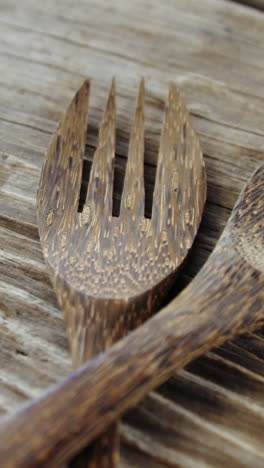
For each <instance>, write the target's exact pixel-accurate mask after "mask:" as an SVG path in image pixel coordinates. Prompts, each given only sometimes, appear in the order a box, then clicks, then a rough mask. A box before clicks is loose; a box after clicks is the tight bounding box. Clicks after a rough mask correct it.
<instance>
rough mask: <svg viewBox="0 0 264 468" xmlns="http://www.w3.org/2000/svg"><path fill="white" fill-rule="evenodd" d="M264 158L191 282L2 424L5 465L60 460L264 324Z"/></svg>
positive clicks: (1, 455) (45, 463)
mask: <svg viewBox="0 0 264 468" xmlns="http://www.w3.org/2000/svg"><path fill="white" fill-rule="evenodd" d="M263 217H264V164H263V165H262V166H261V167H260V168H259V169H258V170H257V171H256V172H255V173H254V174H253V176H252V177H251V179H250V180H249V182H248V183H247V185H246V187H245V189H244V190H243V192H242V193H241V195H240V197H239V199H238V201H237V203H236V206H235V208H234V210H233V212H232V214H231V217H230V219H229V221H228V224H227V226H226V228H225V230H224V232H223V234H222V236H221V238H220V240H219V241H218V243H217V246H216V248H215V249H214V251H213V253H212V254H211V256H210V257H209V259H208V260H207V262H206V264H205V265H204V267H203V268H202V269H201V271H200V272H199V274H198V275H197V276H196V278H195V279H194V280H193V281H192V282H191V283H190V285H189V286H188V287H187V288H186V289H185V290H184V291H183V292H182V293H181V294H180V295H179V296H178V297H177V298H176V299H174V300H173V301H172V302H171V303H170V304H169V305H168V306H167V307H165V308H164V309H163V310H161V311H160V312H159V313H157V314H156V315H155V316H154V317H153V318H151V319H149V320H148V321H147V322H146V323H145V324H143V325H142V326H141V327H139V328H138V329H137V330H135V331H134V332H132V333H131V334H130V335H129V336H127V337H125V338H123V339H122V340H121V341H120V342H119V343H117V344H115V345H114V346H113V347H112V348H111V349H109V350H108V351H106V352H105V353H102V354H101V355H100V356H98V357H97V358H95V359H93V360H92V361H90V363H88V364H86V365H85V366H83V367H82V368H81V369H79V370H78V371H76V372H75V373H73V374H72V375H71V376H69V377H68V378H67V379H66V380H65V381H64V382H62V383H61V384H60V385H58V386H57V387H55V388H53V389H51V390H50V392H49V393H48V394H46V395H45V396H44V397H42V398H40V399H39V400H37V401H35V402H34V403H33V404H32V403H31V404H29V405H27V406H26V407H25V408H24V409H22V410H21V411H20V412H19V413H17V414H14V415H12V416H11V417H9V419H8V420H7V421H6V423H3V424H2V425H1V426H0V444H1V447H0V460H1V466H2V467H3V468H10V467H16V468H20V467H27V466H28V463H29V462H30V463H31V465H30V466H48V467H51V466H54V465H55V463H56V462H57V463H61V462H63V461H64V460H65V459H67V457H69V456H71V455H72V454H74V453H76V451H77V450H79V449H80V448H81V447H83V446H84V445H85V444H86V443H87V442H88V441H91V440H92V439H93V438H94V437H96V436H98V434H99V433H100V432H102V431H103V430H104V428H105V425H106V424H110V423H112V422H113V421H114V420H115V419H116V418H117V417H118V416H120V415H121V413H122V412H124V411H125V410H127V409H128V408H129V407H131V406H134V405H135V404H136V403H138V402H139V401H140V400H141V399H142V397H143V396H144V395H145V394H146V393H147V392H149V391H150V390H152V389H154V388H155V387H157V386H158V385H160V384H161V383H162V382H164V381H165V380H166V379H167V378H168V377H170V375H172V374H173V372H174V371H175V369H178V368H179V367H182V366H184V365H186V364H187V363H188V362H189V361H191V360H192V359H194V358H195V357H197V356H199V355H201V354H202V353H204V352H206V351H207V350H208V349H210V348H212V347H214V346H218V345H220V344H221V343H222V342H224V341H225V340H226V339H228V338H230V337H231V336H233V335H235V334H236V333H240V332H243V331H249V330H250V329H253V328H256V327H258V326H260V325H261V324H263V323H264V235H263V227H264V223H263Z"/></svg>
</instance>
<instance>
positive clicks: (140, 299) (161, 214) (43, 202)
mask: <svg viewBox="0 0 264 468" xmlns="http://www.w3.org/2000/svg"><path fill="white" fill-rule="evenodd" d="M89 88H90V85H89V81H87V80H86V81H85V82H84V83H83V85H82V86H81V88H80V89H79V91H78V92H77V94H76V96H75V97H74V99H73V101H72V102H71V104H70V106H69V107H68V109H67V111H66V113H65V116H64V118H63V120H62V122H61V124H60V125H59V127H58V129H57V131H56V132H55V134H54V136H53V138H52V140H51V143H50V146H49V148H48V152H47V155H46V158H45V162H44V165H43V169H42V174H41V178H40V184H39V191H38V208H37V214H38V223H39V233H40V239H41V243H42V245H43V252H44V257H45V259H46V261H47V264H48V266H49V268H50V272H51V278H52V281H53V284H54V287H55V290H56V293H57V297H58V300H59V304H60V305H61V307H62V308H63V310H64V312H65V316H66V321H67V324H68V331H69V333H70V337H73V335H74V336H76V334H78V335H79V336H80V334H81V333H84V329H86V331H85V333H87V326H88V325H89V327H90V329H91V330H94V329H96V330H97V329H98V327H99V328H100V329H101V332H100V334H101V335H102V334H105V335H106V337H105V338H104V340H103V341H104V344H103V345H102V346H103V347H105V346H106V345H108V344H111V343H112V341H115V340H116V339H117V338H119V337H120V336H122V335H123V334H124V333H126V332H127V330H128V329H129V328H134V327H135V326H136V325H138V324H139V323H140V322H141V321H142V320H145V318H146V317H147V316H148V315H149V314H150V312H153V310H154V309H155V308H157V307H158V305H159V303H160V301H161V300H162V298H163V297H164V295H165V293H166V291H167V290H168V287H169V286H171V284H172V281H173V280H174V278H175V273H176V271H177V270H178V269H179V267H180V265H181V264H182V262H183V260H184V259H185V257H186V256H187V253H188V251H189V249H190V247H191V245H192V242H193V239H194V237H195V235H196V232H197V229H198V226H199V223H200V220H201V215H202V211H203V206H204V202H205V197H206V180H205V168H204V161H203V157H202V153H201V149H200V145H199V139H198V136H197V135H196V133H195V131H194V129H193V127H192V123H191V121H190V117H189V114H188V111H187V110H186V108H185V105H184V103H183V100H182V98H181V97H180V95H179V93H178V91H177V89H176V87H175V85H171V86H170V90H169V96H168V103H167V106H166V110H165V117H164V123H163V128H162V132H161V140H160V149H159V157H158V165H157V172H156V181H155V188H154V194H153V206H152V215H151V218H150V219H148V218H146V217H145V216H144V204H145V201H144V197H145V191H144V115H143V114H144V109H143V107H144V81H143V80H142V81H141V84H140V89H139V95H138V99H137V106H136V112H135V118H134V123H133V126H132V131H131V136H130V145H129V152H128V159H127V164H126V174H125V180H124V187H123V193H122V199H121V206H120V214H119V216H118V217H114V216H113V215H112V209H113V208H112V207H113V174H114V156H115V114H116V111H115V83H114V80H113V82H112V85H111V88H110V92H109V96H108V100H107V105H106V109H105V112H104V115H103V119H102V124H101V128H100V130H99V137H98V145H97V148H96V151H95V154H94V159H93V164H92V168H91V173H90V180H89V185H88V190H87V195H86V201H85V204H84V206H83V209H82V212H78V206H79V197H80V188H81V181H82V167H83V156H84V151H85V142H86V128H87V110H88V95H89ZM106 306H108V307H106ZM110 308H111V310H110ZM80 317H81V318H80ZM109 320H110V322H109ZM84 323H85V324H86V326H84ZM109 323H110V325H109ZM95 324H96V325H95ZM109 327H110V328H112V331H111V333H110V335H111V336H109V330H108V329H109ZM77 329H78V330H79V332H78V333H77V331H76V330H77ZM106 329H107V330H108V331H107V332H104V330H106ZM99 341H100V340H99ZM102 346H101V344H99V345H98V346H97V351H98V350H101V347H102ZM93 347H94V345H93ZM95 347H96V346H95Z"/></svg>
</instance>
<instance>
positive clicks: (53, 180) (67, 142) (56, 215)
mask: <svg viewBox="0 0 264 468" xmlns="http://www.w3.org/2000/svg"><path fill="white" fill-rule="evenodd" d="M89 89H90V84H89V81H88V80H85V81H84V83H83V84H82V86H81V87H80V89H79V90H78V92H77V93H76V95H75V97H74V98H73V100H72V102H71V104H70V105H69V107H68V109H67V111H66V113H65V115H64V118H63V120H62V121H61V123H60V125H59V127H58V129H57V130H56V132H55V133H54V136H53V138H52V140H51V142H50V145H49V148H48V151H47V155H46V159H45V162H44V166H43V170H42V173H41V178H40V184H39V192H38V211H39V213H46V223H45V224H46V226H49V225H51V224H52V222H51V221H52V220H53V219H56V220H59V219H60V220H61V221H63V223H65V222H66V220H67V222H69V223H71V222H72V221H73V219H74V216H75V215H76V211H77V208H78V203H79V198H78V196H76V193H79V192H80V186H81V179H82V165H83V155H84V150H85V141H86V131H87V110H88V97H89ZM47 187H54V188H56V190H55V189H54V190H53V191H52V192H51V193H50V194H49V196H47V194H45V192H46V190H47ZM46 200H48V206H47V203H46ZM41 218H42V216H41ZM40 223H41V219H40Z"/></svg>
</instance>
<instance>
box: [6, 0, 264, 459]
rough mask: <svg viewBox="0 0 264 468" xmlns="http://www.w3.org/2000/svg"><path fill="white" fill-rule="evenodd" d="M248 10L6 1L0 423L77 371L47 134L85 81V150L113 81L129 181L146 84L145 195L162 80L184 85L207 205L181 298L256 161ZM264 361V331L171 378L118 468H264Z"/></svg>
mask: <svg viewBox="0 0 264 468" xmlns="http://www.w3.org/2000/svg"><path fill="white" fill-rule="evenodd" d="M241 3H247V4H250V3H251V4H252V5H254V6H255V7H256V9H253V8H248V7H246V6H242V5H241V4H239V3H237V2H228V1H224V0H200V1H199V2H197V1H196V0H185V1H180V0H178V1H177V0H168V1H167V2H160V1H159V0H151V1H150V0H144V1H142V0H134V1H126V0H112V2H107V1H106V0H100V1H98V0H87V1H85V0H78V1H76V2H70V1H69V0H64V1H55V0H46V1H45V2H40V1H35V0H22V1H21V2H18V1H16V0H0V64H1V74H0V135H1V136H0V143H1V144H0V154H1V172H0V183H1V198H0V205H1V207H0V226H1V228H0V232H1V249H2V250H1V277H0V291H1V312H0V331H1V343H0V385H1V390H0V411H1V414H5V413H6V412H7V411H10V412H11V411H14V410H15V409H16V408H17V407H18V406H19V405H20V404H21V403H23V402H24V401H25V400H26V399H29V398H33V397H35V396H37V395H40V394H41V392H43V391H44V390H45V389H46V388H47V387H48V386H49V385H50V384H52V383H54V382H56V381H58V380H59V379H60V378H61V377H63V376H65V375H66V374H67V373H68V372H69V371H70V369H71V363H70V357H69V352H68V344H67V338H66V335H65V331H64V324H63V317H62V313H61V312H60V311H59V310H58V307H57V303H56V299H55V295H54V293H53V290H52V288H51V285H50V282H49V277H48V273H47V269H46V266H45V264H44V262H43V258H42V252H41V248H40V244H39V240H38V232H37V226H36V213H35V212H36V200H35V199H36V190H37V185H38V178H39V173H40V168H41V165H42V161H43V156H44V153H45V150H46V148H47V146H48V143H49V140H50V136H51V134H52V132H53V131H54V129H55V127H56V124H57V121H58V120H59V119H60V117H61V115H62V112H63V111H64V110H65V108H66V105H67V103H68V102H69V100H70V99H71V97H72V95H73V93H74V91H75V90H76V89H77V88H78V87H79V85H80V83H81V82H82V80H83V79H84V78H85V77H90V78H91V79H92V93H91V99H90V113H89V130H88V139H87V154H91V153H92V151H93V148H94V146H95V142H96V135H97V130H98V125H99V121H100V118H101V112H102V109H103V105H104V102H105V98H106V90H107V87H108V85H109V83H110V79H111V77H112V76H113V75H115V76H116V79H117V95H118V102H117V104H118V132H117V153H118V155H119V158H118V167H117V174H118V177H122V174H123V168H124V161H125V159H124V158H125V155H126V152H127V144H128V135H129V128H130V123H131V119H132V114H133V106H134V100H135V96H136V90H137V87H138V83H139V79H140V77H141V76H145V79H146V88H147V106H146V175H147V178H148V181H149V187H150V189H151V185H153V179H154V173H155V164H156V157H157V148H158V141H159V131H160V122H161V119H162V114H163V106H164V99H165V96H166V93H167V89H168V83H169V82H170V81H174V82H175V83H176V84H177V85H178V87H179V89H180V91H181V93H182V95H183V96H184V97H185V99H186V102H187V105H188V108H189V110H190V111H191V113H192V115H193V119H194V124H195V126H196V128H197V131H198V133H199V135H200V138H201V143H202V147H203V151H204V155H205V160H206V168H207V173H208V202H207V205H206V209H205V214H204V218H203V223H202V226H201V229H200V233H199V235H198V238H197V240H196V243H195V246H194V249H193V251H192V255H191V256H190V258H189V261H188V263H187V265H186V267H185V269H184V270H183V272H182V275H181V277H180V278H179V280H178V283H177V285H178V286H177V285H176V287H175V290H174V294H176V293H177V291H178V290H179V289H180V288H181V287H183V286H184V285H185V284H186V282H187V281H189V280H190V278H191V277H192V276H193V275H194V274H195V273H196V272H197V271H198V269H199V268H200V267H201V265H202V264H203V263H204V261H205V259H206V258H207V256H208V255H209V253H210V251H211V250H212V249H213V246H214V245H215V243H216V240H217V238H218V237H219V235H220V232H221V231H222V229H223V227H224V225H225V223H226V221H227V219H228V216H229V213H230V210H231V209H232V207H233V205H234V202H235V200H236V197H237V195H238V193H239V192H240V190H241V189H242V186H243V184H244V182H245V181H246V179H247V178H248V177H249V175H250V174H251V172H252V171H253V170H254V169H255V168H256V167H257V166H258V165H259V164H260V162H261V161H262V160H263V150H264V49H263V47H264V46H263V43H264V41H263V39H264V13H262V12H261V9H262V10H263V9H264V6H263V5H264V2H263V1H260V0H258V1H255V2H254V1H252V2H250V1H247V2H241ZM257 8H258V9H257ZM118 195H119V193H118V184H117V197H118ZM263 358H264V334H263V332H262V331H261V330H258V331H256V332H255V333H250V334H247V335H244V336H240V337H237V338H235V339H234V340H232V341H231V342H228V343H226V344H225V345H224V346H222V347H220V348H218V349H214V350H212V351H211V352H209V353H208V354H207V355H206V356H204V357H202V358H200V359H198V360H196V361H195V362H193V363H192V364H190V365H189V366H188V367H187V368H186V369H184V370H182V371H180V372H178V373H177V374H175V376H174V377H173V378H172V379H170V380H169V381H168V382H167V383H166V384H165V385H163V386H162V387H161V388H160V389H158V390H157V391H156V392H153V393H151V394H150V395H148V396H147V397H146V398H145V400H144V402H142V404H140V405H139V406H138V407H137V408H135V409H133V410H132V411H130V413H129V414H126V415H125V416H124V418H123V423H122V426H121V437H122V458H121V466H122V467H153V468H156V467H163V466H180V467H194V466H195V467H205V466H211V467H222V466H228V467H242V466H245V467H248V466H250V465H252V466H254V467H255V468H256V467H263V466H264V454H263V435H264V398H263V382H264V362H263Z"/></svg>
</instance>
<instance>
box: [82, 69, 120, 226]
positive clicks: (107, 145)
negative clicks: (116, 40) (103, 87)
mask: <svg viewBox="0 0 264 468" xmlns="http://www.w3.org/2000/svg"><path fill="white" fill-rule="evenodd" d="M115 127H116V108H115V79H114V78H113V80H112V84H111V87H110V90H109V95H108V100H107V104H106V108H105V112H104V115H103V118H102V122H101V127H100V130H99V136H98V144H97V148H96V151H95V154H94V159H93V164H92V168H91V174H90V181H89V185H88V190H87V197H86V205H92V208H93V209H94V210H95V212H96V213H97V214H99V212H102V211H103V212H104V215H105V216H106V217H107V216H112V206H113V179H114V156H115Z"/></svg>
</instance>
